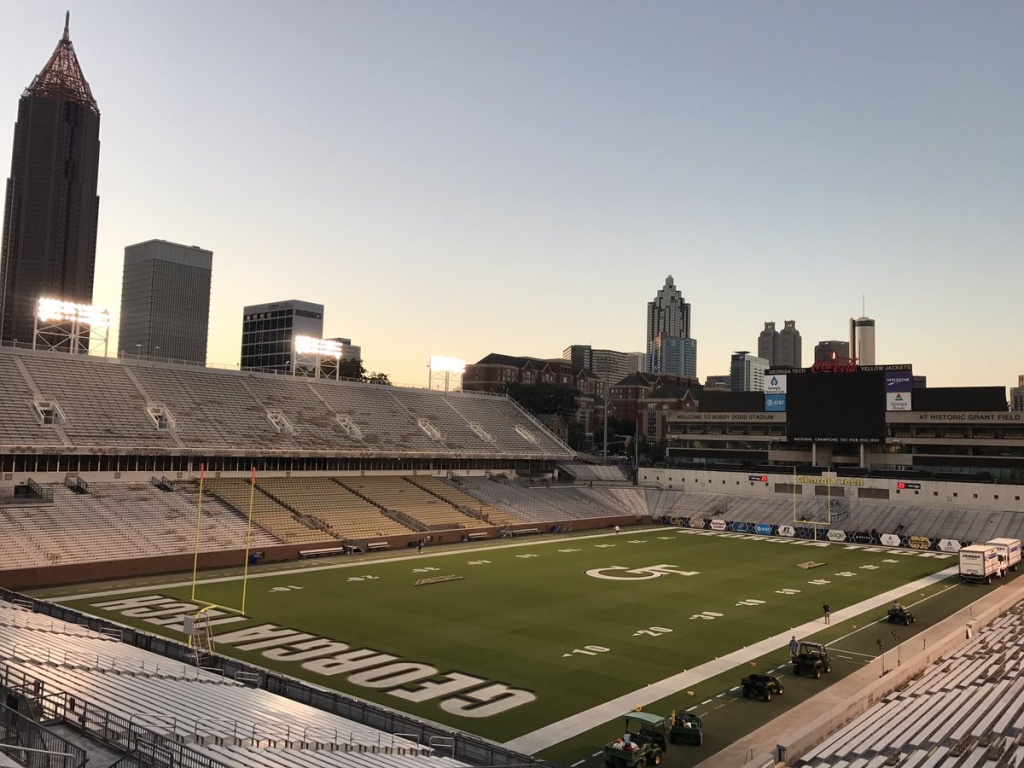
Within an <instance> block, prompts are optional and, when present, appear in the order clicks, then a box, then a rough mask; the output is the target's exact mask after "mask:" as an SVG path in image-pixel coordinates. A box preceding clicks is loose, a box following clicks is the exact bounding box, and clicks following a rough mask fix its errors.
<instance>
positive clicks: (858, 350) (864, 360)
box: [850, 317, 875, 365]
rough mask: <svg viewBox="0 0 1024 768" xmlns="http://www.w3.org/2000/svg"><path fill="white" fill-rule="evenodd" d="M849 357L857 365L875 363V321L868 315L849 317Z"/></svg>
mask: <svg viewBox="0 0 1024 768" xmlns="http://www.w3.org/2000/svg"><path fill="white" fill-rule="evenodd" d="M850 357H854V358H856V359H857V364H858V365H874V364H875V321H874V320H872V319H871V318H870V317H858V318H853V317H851V318H850Z"/></svg>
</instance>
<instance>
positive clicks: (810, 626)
mask: <svg viewBox="0 0 1024 768" xmlns="http://www.w3.org/2000/svg"><path fill="white" fill-rule="evenodd" d="M958 572H959V566H957V567H953V568H947V569H945V570H943V571H939V572H938V573H933V574H931V575H930V576H925V577H924V578H922V579H918V580H917V581H914V582H911V583H909V584H903V585H901V586H899V587H897V588H895V589H890V590H889V591H888V592H883V593H882V594H880V595H875V596H874V597H871V598H868V599H867V600H862V601H861V602H859V603H856V604H855V605H851V606H849V607H847V608H843V609H842V610H839V611H833V612H832V620H833V622H835V623H837V624H838V623H841V622H843V621H846V620H849V619H852V618H854V617H856V616H859V615H860V614H862V613H865V612H867V611H872V610H875V609H876V608H880V607H882V606H888V605H889V604H890V603H892V602H893V600H896V599H898V598H900V597H902V596H904V595H907V594H910V593H912V592H917V591H919V590H921V589H924V588H925V587H928V586H931V585H932V584H935V583H937V582H939V581H942V580H943V579H947V578H949V577H950V576H955V575H956V574H957V573H958ZM823 626H824V624H823V623H822V621H821V620H818V621H812V622H808V623H807V624H803V625H801V626H799V627H794V628H792V629H788V630H786V631H785V632H780V633H778V634H776V635H773V636H772V637H768V638H765V639H764V640H761V641H760V642H758V643H755V644H754V645H748V646H747V647H746V648H741V649H740V650H738V651H733V652H732V653H730V654H728V655H726V656H722V657H721V658H718V659H714V660H713V661H708V662H705V663H704V664H701V665H699V666H696V667H694V668H693V669H690V670H686V671H684V672H680V673H679V674H676V675H672V677H667V678H665V679H664V680H660V681H658V682H656V683H651V684H650V685H648V686H646V687H644V688H639V689H637V690H635V691H633V692H632V693H627V694H625V695H623V696H619V697H618V698H616V699H612V700H611V701H606V702H605V703H604V704H599V705H597V706H596V707H591V708H590V709H587V710H584V711H583V712H579V713H577V714H575V715H572V716H570V717H567V718H565V719H563V720H559V721H558V722H557V723H552V724H550V725H546V726H544V727H543V728H539V729H537V730H536V731H533V732H532V733H527V734H524V735H522V736H519V737H517V738H515V739H512V740H511V741H509V742H506V743H505V746H506V747H508V748H509V749H514V750H516V751H517V752H523V753H525V754H528V755H535V754H536V753H538V752H540V751H541V750H544V749H547V748H549V747H553V746H554V745H555V744H558V743H560V742H563V741H565V740H566V739H570V738H572V737H573V736H578V735H579V734H581V733H585V732H587V731H589V730H590V729H591V728H593V727H594V726H595V725H598V724H600V723H606V722H608V721H610V720H614V719H615V718H617V717H618V716H619V715H621V714H622V713H623V712H626V711H628V710H631V709H633V707H634V706H636V705H637V704H641V705H645V706H646V705H647V704H651V703H653V702H655V701H659V700H661V699H664V698H666V697H668V696H672V695H674V694H676V693H679V692H680V691H685V690H687V689H689V688H692V687H693V686H695V685H697V684H698V683H701V682H703V681H704V680H707V679H709V678H712V677H715V676H716V675H720V674H722V673H724V672H728V671H729V670H730V669H734V668H736V667H738V666H740V665H743V664H747V663H748V662H751V661H753V660H754V659H757V658H760V657H761V656H764V655H766V654H768V653H771V652H772V651H777V650H779V649H780V648H784V647H785V646H786V645H787V644H788V643H789V638H790V637H791V636H792V635H794V634H796V635H798V636H799V637H807V636H810V635H812V634H814V633H815V632H818V631H820V630H821V629H822V627H823ZM834 687H836V686H833V688H834ZM829 690H831V688H830V689H829ZM816 698H817V697H816ZM776 735H778V732H777V731H776ZM774 745H775V743H774V742H773V743H772V747H773V748H774ZM720 754H721V753H720ZM702 765H703V763H702ZM723 765H725V764H724V763H723ZM728 765H730V766H732V765H742V760H740V762H737V763H729V764H728Z"/></svg>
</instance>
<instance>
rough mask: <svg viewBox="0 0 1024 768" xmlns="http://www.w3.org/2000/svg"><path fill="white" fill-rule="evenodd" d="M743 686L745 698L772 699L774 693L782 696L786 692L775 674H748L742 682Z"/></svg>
mask: <svg viewBox="0 0 1024 768" xmlns="http://www.w3.org/2000/svg"><path fill="white" fill-rule="evenodd" d="M741 684H742V686H743V698H745V699H764V700H765V701H771V700H772V695H773V694H778V695H779V696H781V695H782V694H784V693H785V692H786V689H785V688H783V687H782V683H781V682H779V678H777V677H774V676H773V675H758V674H754V675H747V676H746V677H744V678H743V682H742V683H741Z"/></svg>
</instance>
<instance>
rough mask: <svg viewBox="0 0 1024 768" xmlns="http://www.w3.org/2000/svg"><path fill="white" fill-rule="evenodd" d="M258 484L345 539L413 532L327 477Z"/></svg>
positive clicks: (267, 480)
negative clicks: (321, 522)
mask: <svg viewBox="0 0 1024 768" xmlns="http://www.w3.org/2000/svg"><path fill="white" fill-rule="evenodd" d="M258 485H259V487H260V488H263V489H265V490H266V491H267V492H268V493H270V494H271V495H272V496H274V497H275V498H278V499H280V500H281V501H283V502H284V503H285V504H287V505H288V506H290V507H291V508H292V509H294V510H296V511H298V512H301V513H302V514H304V515H308V516H310V517H315V518H316V519H318V520H321V521H323V523H324V524H325V525H326V526H327V527H328V528H329V529H330V531H331V533H333V534H334V535H335V536H337V537H338V538H339V539H342V540H344V539H364V538H371V537H386V536H400V535H403V534H407V533H411V532H412V531H411V529H410V528H408V527H407V526H405V525H403V524H402V523H400V522H398V521H396V520H393V519H392V518H390V517H388V516H387V515H385V514H384V513H383V512H382V511H381V510H380V508H379V507H376V506H374V505H373V504H371V503H370V502H368V501H366V500H365V499H362V498H360V497H359V496H357V495H356V494H354V493H353V492H352V491H350V490H348V489H347V488H345V487H344V486H342V485H341V484H339V483H337V482H335V481H333V480H332V479H331V478H328V477H304V478H295V479H287V478H263V479H261V480H259V482H258Z"/></svg>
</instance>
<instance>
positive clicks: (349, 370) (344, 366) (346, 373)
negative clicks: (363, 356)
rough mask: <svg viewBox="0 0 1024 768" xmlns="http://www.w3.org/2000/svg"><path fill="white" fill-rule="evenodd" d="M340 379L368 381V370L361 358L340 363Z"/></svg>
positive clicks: (340, 361)
mask: <svg viewBox="0 0 1024 768" xmlns="http://www.w3.org/2000/svg"><path fill="white" fill-rule="evenodd" d="M338 377H339V378H342V379H359V380H360V381H365V380H366V369H365V368H364V367H363V361H362V360H360V359H359V358H353V359H351V360H339V361H338Z"/></svg>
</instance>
